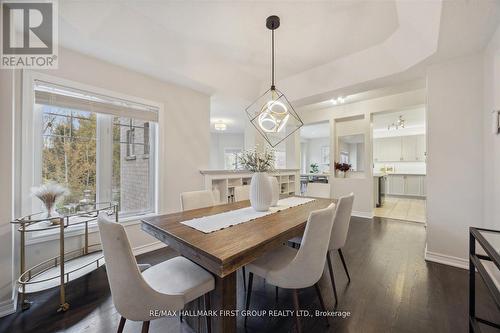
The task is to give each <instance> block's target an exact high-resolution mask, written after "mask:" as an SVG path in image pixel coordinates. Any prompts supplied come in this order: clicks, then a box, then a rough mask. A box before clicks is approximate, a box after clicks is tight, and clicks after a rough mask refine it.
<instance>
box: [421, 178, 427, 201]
mask: <svg viewBox="0 0 500 333" xmlns="http://www.w3.org/2000/svg"><path fill="white" fill-rule="evenodd" d="M420 195H421V196H423V197H425V196H426V195H427V189H426V186H425V176H420Z"/></svg>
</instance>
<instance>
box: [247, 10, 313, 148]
mask: <svg viewBox="0 0 500 333" xmlns="http://www.w3.org/2000/svg"><path fill="white" fill-rule="evenodd" d="M279 26H280V19H279V17H278V16H275V15H273V16H269V17H268V18H267V20H266V27H267V28H268V29H269V30H271V40H272V49H271V54H272V57H271V59H272V60H271V88H270V89H268V90H267V91H266V92H265V93H264V94H262V95H261V96H260V97H259V98H257V99H256V100H255V101H254V102H253V103H252V104H250V105H249V106H248V107H247V108H246V109H245V112H246V114H247V116H248V118H249V119H250V122H251V123H252V125H253V126H254V127H255V129H257V131H258V132H259V133H260V134H261V135H262V136H263V137H264V139H266V141H267V143H268V144H269V145H270V146H271V147H273V148H274V147H276V146H277V145H278V144H280V143H281V142H282V141H283V140H285V139H286V138H288V137H289V136H290V135H292V134H293V133H294V132H295V131H297V130H298V129H299V128H301V127H302V126H303V125H304V123H303V122H302V120H301V119H300V117H299V115H298V114H297V112H295V110H294V108H293V106H292V105H291V104H290V102H289V101H288V99H287V98H286V96H285V95H284V94H283V93H282V92H281V91H279V90H278V89H276V86H275V84H274V30H276V29H278V27H279Z"/></svg>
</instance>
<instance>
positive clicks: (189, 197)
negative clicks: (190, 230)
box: [181, 191, 215, 211]
mask: <svg viewBox="0 0 500 333" xmlns="http://www.w3.org/2000/svg"><path fill="white" fill-rule="evenodd" d="M213 205H215V200H214V195H213V193H212V191H191V192H182V193H181V209H182V210H183V211H184V210H191V209H198V208H205V207H210V206H213Z"/></svg>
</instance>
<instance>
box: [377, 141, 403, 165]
mask: <svg viewBox="0 0 500 333" xmlns="http://www.w3.org/2000/svg"><path fill="white" fill-rule="evenodd" d="M376 140H378V141H379V147H378V160H377V161H400V160H401V137H392V138H381V139H376Z"/></svg>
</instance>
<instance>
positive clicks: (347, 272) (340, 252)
mask: <svg viewBox="0 0 500 333" xmlns="http://www.w3.org/2000/svg"><path fill="white" fill-rule="evenodd" d="M339 255H340V260H342V265H344V270H345V274H346V275H347V280H348V281H349V282H351V277H350V276H349V271H348V270H347V265H346V264H345V259H344V255H343V254H342V249H339Z"/></svg>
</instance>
